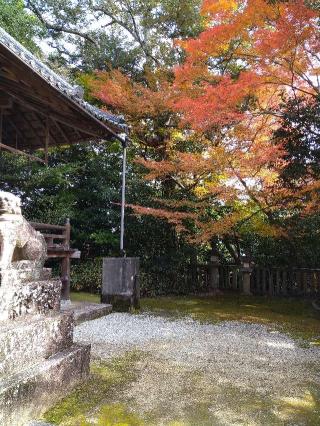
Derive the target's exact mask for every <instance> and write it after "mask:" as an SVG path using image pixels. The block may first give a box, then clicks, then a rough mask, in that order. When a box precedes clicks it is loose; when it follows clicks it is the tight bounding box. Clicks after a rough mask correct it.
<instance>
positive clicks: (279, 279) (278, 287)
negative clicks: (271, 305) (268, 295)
mask: <svg viewBox="0 0 320 426" xmlns="http://www.w3.org/2000/svg"><path fill="white" fill-rule="evenodd" d="M276 283H277V284H276V295H277V296H279V295H280V288H281V277H280V270H279V269H278V268H277V272H276Z"/></svg>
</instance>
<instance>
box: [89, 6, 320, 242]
mask: <svg viewBox="0 0 320 426" xmlns="http://www.w3.org/2000/svg"><path fill="white" fill-rule="evenodd" d="M202 14H203V16H204V18H205V20H206V23H207V27H206V29H205V30H204V31H203V32H202V33H201V34H200V35H199V37H198V38H197V39H190V40H186V41H183V42H179V44H180V46H181V48H183V49H184V50H185V52H186V60H185V62H184V63H183V64H182V65H180V66H177V67H176V68H175V70H174V79H173V78H172V74H171V73H170V72H164V71H163V70H157V71H155V72H148V73H147V75H146V78H145V80H144V82H140V83H137V82H133V81H131V80H130V79H129V78H128V77H126V76H124V75H123V74H121V73H120V72H119V71H113V72H111V73H98V74H97V75H96V76H95V78H94V79H93V81H92V84H91V86H92V89H93V94H94V95H95V96H96V97H98V98H99V99H100V100H101V101H103V102H104V103H105V104H106V105H107V106H108V107H109V108H110V107H111V108H113V109H114V110H116V111H117V112H121V113H123V114H125V115H126V117H127V119H128V121H129V123H130V124H131V126H132V129H133V131H132V137H133V140H134V141H136V142H138V143H139V144H140V145H141V146H147V147H148V148H150V147H153V148H156V150H157V151H156V154H153V155H150V151H145V152H144V154H145V155H143V158H140V159H139V160H138V161H139V162H140V164H142V165H143V166H144V167H145V168H146V169H147V170H148V173H147V175H146V178H147V179H149V180H150V181H151V182H162V183H165V182H168V181H170V182H171V183H173V184H174V187H175V193H174V194H173V195H172V194H171V196H172V197H173V198H174V197H176V199H175V200H173V199H172V197H171V199H170V200H162V201H161V203H160V204H162V205H163V206H164V207H163V206H162V207H160V208H158V209H157V208H146V207H141V206H133V207H134V210H135V211H136V213H137V214H150V215H153V216H157V217H159V218H162V219H166V220H168V221H169V222H170V223H172V224H174V225H175V226H176V227H177V228H178V229H179V230H188V229H189V230H190V226H189V225H190V220H191V221H193V224H194V226H193V227H192V232H193V233H194V231H195V229H196V230H197V232H196V236H193V239H194V241H197V242H203V241H210V240H211V239H212V238H213V237H214V236H216V235H219V236H224V235H239V234H240V233H241V229H243V228H244V227H245V228H246V229H248V226H249V227H251V228H250V229H251V230H252V231H254V232H259V233H261V234H263V235H284V234H285V230H284V229H281V228H280V227H279V226H278V224H277V223H276V220H275V213H276V214H279V212H281V217H282V218H285V217H286V215H290V211H289V210H290V209H292V208H294V209H297V208H300V209H303V210H304V213H307V212H310V211H314V209H315V208H316V207H315V206H317V202H318V201H319V197H318V193H319V184H318V183H317V182H312V181H310V182H309V184H308V185H307V186H306V187H305V188H304V190H303V191H300V192H297V191H296V192H293V191H291V190H289V189H288V188H284V187H283V186H282V185H281V182H280V180H279V175H280V173H281V172H282V170H283V168H284V167H285V166H286V162H285V161H284V154H285V151H284V148H283V146H282V144H281V143H279V142H278V143H277V144H276V143H274V140H273V134H274V131H275V130H276V129H277V128H278V127H279V126H280V124H281V115H282V112H281V109H282V105H283V103H284V100H285V99H289V98H291V97H299V96H304V97H307V98H310V99H312V98H314V99H316V98H317V97H318V96H320V88H319V69H320V64H319V56H320V55H319V52H320V37H319V26H318V18H319V16H318V14H317V13H316V12H315V11H314V10H312V9H310V8H308V7H307V6H306V5H305V3H304V2H303V0H289V1H286V2H270V1H266V0H246V1H244V0H242V1H240V0H239V1H233V0H232V1H225V0H205V1H204V2H203V7H202ZM306 194H307V195H306ZM295 211H296V210H295ZM188 224H189V225H188ZM188 226H189V228H188Z"/></svg>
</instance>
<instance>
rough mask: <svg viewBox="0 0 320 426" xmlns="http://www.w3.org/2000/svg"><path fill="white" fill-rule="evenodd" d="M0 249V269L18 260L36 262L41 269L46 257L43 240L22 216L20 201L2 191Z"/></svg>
mask: <svg viewBox="0 0 320 426" xmlns="http://www.w3.org/2000/svg"><path fill="white" fill-rule="evenodd" d="M0 247H1V254H0V267H1V268H2V269H5V268H8V267H10V264H11V263H12V262H13V261H18V260H34V261H38V262H39V268H42V267H43V264H44V261H45V260H46V257H47V246H46V242H45V239H44V237H43V235H41V234H40V232H38V231H36V230H35V229H34V228H32V226H31V225H30V224H29V223H28V222H27V221H26V220H25V218H24V217H23V216H22V214H21V207H20V199H19V198H18V197H16V196H14V195H13V194H10V193H9V192H4V191H0Z"/></svg>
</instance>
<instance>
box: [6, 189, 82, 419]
mask: <svg viewBox="0 0 320 426" xmlns="http://www.w3.org/2000/svg"><path fill="white" fill-rule="evenodd" d="M46 253H47V249H46V243H45V240H44V238H43V236H42V235H41V234H40V233H39V232H36V231H35V230H34V229H33V228H32V227H31V226H30V225H29V224H28V222H27V221H26V220H25V219H24V218H23V216H22V215H21V209H20V200H19V198H18V197H15V196H14V195H12V194H9V193H6V192H2V191H0V425H14V426H20V425H21V426H22V425H24V424H25V423H26V422H28V421H29V420H31V419H34V418H35V417H36V416H37V415H41V414H42V413H43V412H44V411H45V410H46V409H48V408H49V407H50V406H51V405H53V404H54V403H55V402H56V401H57V400H58V399H60V398H61V397H63V396H65V395H66V393H68V392H69V391H70V390H71V389H72V388H73V387H74V386H75V385H76V384H77V383H78V382H79V381H80V380H83V379H85V378H86V376H87V375H88V373H89V362H90V346H80V345H74V344H73V328H74V318H73V314H72V313H61V312H60V300H61V281H60V279H53V278H52V277H51V270H50V269H48V268H43V265H44V261H45V259H46Z"/></svg>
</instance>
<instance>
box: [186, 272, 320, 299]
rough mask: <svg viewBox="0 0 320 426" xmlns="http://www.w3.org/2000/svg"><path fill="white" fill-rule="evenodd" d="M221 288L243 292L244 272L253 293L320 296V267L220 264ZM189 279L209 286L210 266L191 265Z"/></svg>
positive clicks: (203, 286) (199, 284)
mask: <svg viewBox="0 0 320 426" xmlns="http://www.w3.org/2000/svg"><path fill="white" fill-rule="evenodd" d="M218 270H219V287H218V288H219V290H222V291H223V290H227V291H231V290H233V291H239V292H242V286H243V276H244V274H245V273H249V274H250V291H251V293H252V294H257V295H269V296H303V297H319V296H320V269H307V268H267V267H259V266H255V267H253V268H252V269H251V270H250V271H248V270H245V269H244V268H242V267H241V266H239V265H220V266H219V267H218ZM189 274H190V279H191V280H193V281H194V282H196V283H197V284H198V288H200V289H201V290H208V289H210V266H209V265H194V266H192V267H190V269H189Z"/></svg>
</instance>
